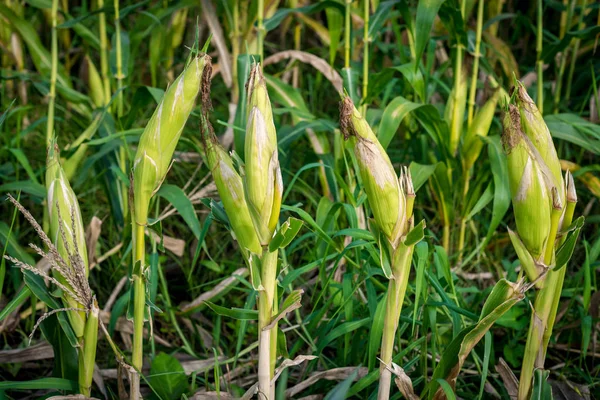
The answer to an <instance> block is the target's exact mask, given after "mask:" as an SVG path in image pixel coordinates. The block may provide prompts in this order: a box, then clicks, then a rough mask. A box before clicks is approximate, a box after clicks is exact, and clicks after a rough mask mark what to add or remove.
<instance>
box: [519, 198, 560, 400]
mask: <svg viewBox="0 0 600 400" xmlns="http://www.w3.org/2000/svg"><path fill="white" fill-rule="evenodd" d="M561 214H562V209H556V208H554V209H553V210H552V216H551V220H552V221H551V225H550V234H549V235H548V242H547V244H546V252H545V254H544V264H546V265H548V266H549V265H550V263H551V262H552V257H553V255H554V247H555V243H554V242H555V240H556V234H557V232H558V226H559V223H560V217H561ZM559 276H560V271H548V274H547V275H546V277H545V278H544V286H543V288H542V289H540V291H539V292H538V293H537V295H536V297H535V303H534V305H533V311H532V313H531V321H530V323H529V331H528V333H527V343H526V344H525V353H524V357H523V365H522V367H521V377H520V379H519V395H518V400H527V399H528V398H529V393H530V391H531V383H532V380H533V372H534V369H538V368H543V367H544V357H543V351H540V347H541V344H542V341H543V338H544V335H545V334H546V330H547V329H549V330H550V331H552V327H550V326H548V318H549V316H550V314H551V309H552V303H553V297H554V293H555V292H556V290H557V282H558V278H559ZM559 296H560V295H559Z"/></svg>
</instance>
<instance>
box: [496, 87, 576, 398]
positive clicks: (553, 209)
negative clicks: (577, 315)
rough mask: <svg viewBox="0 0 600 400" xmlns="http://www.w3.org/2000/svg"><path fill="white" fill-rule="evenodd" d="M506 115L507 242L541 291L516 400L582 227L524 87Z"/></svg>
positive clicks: (538, 364) (536, 362) (527, 383)
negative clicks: (510, 227)
mask: <svg viewBox="0 0 600 400" xmlns="http://www.w3.org/2000/svg"><path fill="white" fill-rule="evenodd" d="M513 97H514V99H515V104H509V105H508V110H507V111H506V113H505V116H504V122H503V124H504V133H503V142H504V146H505V149H506V153H507V159H508V170H509V180H510V187H511V194H512V203H513V209H514V214H515V222H516V226H517V231H516V232H512V231H511V232H510V238H511V241H512V243H513V246H514V248H515V251H516V252H517V255H518V256H519V260H520V261H521V265H522V267H523V269H524V270H525V273H526V274H527V276H528V277H529V279H530V280H531V281H532V282H535V285H536V287H537V288H538V289H539V290H538V293H537V294H536V298H535V303H534V305H533V310H532V316H531V322H530V326H529V332H528V336H527V344H526V347H525V357H524V360H523V366H522V369H521V376H520V382H519V399H528V398H529V397H530V395H531V390H532V380H533V373H534V370H535V369H543V368H544V359H545V356H546V350H547V347H548V342H549V340H550V337H551V335H552V328H553V325H554V320H555V318H556V312H557V310H558V304H559V301H560V295H561V292H562V285H563V281H564V276H565V275H564V274H565V270H566V268H565V265H566V264H567V262H568V261H569V258H570V257H571V254H572V251H573V246H574V245H575V242H576V240H577V237H578V235H579V230H580V229H581V226H582V224H583V218H579V219H578V220H577V221H576V222H575V223H574V224H573V226H572V225H571V223H572V222H573V214H574V211H575V204H576V202H577V194H576V191H575V185H574V182H573V177H572V175H571V174H570V173H569V172H568V171H567V173H566V176H565V177H564V179H563V176H562V172H561V167H560V162H559V159H558V156H557V153H556V149H555V148H554V144H553V143H552V137H551V136H550V132H549V131H548V127H547V126H546V124H545V123H544V120H543V118H542V116H541V113H540V112H539V110H538V109H537V107H536V105H535V103H534V102H533V100H532V99H531V98H530V97H529V95H528V94H527V91H526V90H525V88H524V87H523V85H522V84H520V83H518V84H517V87H515V89H514V94H513Z"/></svg>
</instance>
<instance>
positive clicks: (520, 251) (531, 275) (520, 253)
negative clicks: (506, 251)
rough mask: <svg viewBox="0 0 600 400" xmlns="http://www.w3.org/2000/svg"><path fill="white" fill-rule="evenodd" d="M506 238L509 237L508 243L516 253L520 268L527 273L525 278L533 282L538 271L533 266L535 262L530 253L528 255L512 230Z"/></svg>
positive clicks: (517, 235)
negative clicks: (509, 242) (510, 243)
mask: <svg viewBox="0 0 600 400" xmlns="http://www.w3.org/2000/svg"><path fill="white" fill-rule="evenodd" d="M508 236H509V237H510V241H511V242H512V245H513V247H514V249H515V251H516V252H517V257H519V261H520V262H521V266H522V267H523V269H524V270H525V272H526V273H527V278H528V279H529V280H530V281H532V282H533V281H534V280H536V279H537V277H538V276H539V273H540V271H538V269H537V266H536V265H535V261H534V259H533V257H532V256H531V253H529V251H528V250H527V248H526V247H525V244H524V243H523V242H522V241H521V238H520V237H519V234H518V233H517V232H515V231H513V230H512V229H509V230H508Z"/></svg>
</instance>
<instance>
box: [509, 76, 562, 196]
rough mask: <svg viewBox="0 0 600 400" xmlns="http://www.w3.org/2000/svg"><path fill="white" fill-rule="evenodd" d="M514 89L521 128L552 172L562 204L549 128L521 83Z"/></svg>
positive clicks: (558, 176)
mask: <svg viewBox="0 0 600 400" xmlns="http://www.w3.org/2000/svg"><path fill="white" fill-rule="evenodd" d="M515 90H516V96H515V102H516V105H517V107H518V109H519V113H520V115H521V129H522V131H523V133H524V134H525V135H526V136H527V137H528V138H529V140H530V141H531V143H532V144H533V146H534V147H535V148H536V150H537V151H538V152H539V154H540V156H541V158H542V160H543V161H544V163H545V164H546V165H547V166H548V168H549V170H550V172H551V173H552V174H551V179H552V180H553V185H554V186H556V188H557V190H558V194H559V196H560V200H561V202H562V203H563V204H564V202H565V193H564V182H563V177H562V171H561V168H560V160H559V158H558V154H557V153H556V148H555V147H554V143H553V142H552V135H550V130H549V129H548V126H547V125H546V123H545V122H544V117H543V116H542V113H540V111H539V110H538V108H537V106H536V105H535V102H534V101H533V100H532V99H531V97H529V94H528V93H527V90H526V89H525V87H524V86H523V84H522V83H520V82H518V84H517V87H516V88H515Z"/></svg>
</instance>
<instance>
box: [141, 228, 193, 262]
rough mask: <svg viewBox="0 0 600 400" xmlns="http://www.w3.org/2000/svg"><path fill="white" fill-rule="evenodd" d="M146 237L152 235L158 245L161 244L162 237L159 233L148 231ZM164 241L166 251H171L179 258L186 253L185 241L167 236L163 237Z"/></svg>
mask: <svg viewBox="0 0 600 400" xmlns="http://www.w3.org/2000/svg"><path fill="white" fill-rule="evenodd" d="M146 235H150V236H151V237H152V239H153V240H154V241H155V242H156V243H160V236H159V235H158V233H156V232H154V231H151V230H149V229H146ZM162 240H163V245H164V246H165V249H167V250H169V251H171V252H172V253H173V254H175V255H176V256H177V257H182V256H183V253H184V252H185V240H183V239H176V238H173V237H170V236H167V235H163V236H162Z"/></svg>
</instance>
